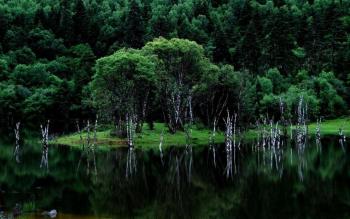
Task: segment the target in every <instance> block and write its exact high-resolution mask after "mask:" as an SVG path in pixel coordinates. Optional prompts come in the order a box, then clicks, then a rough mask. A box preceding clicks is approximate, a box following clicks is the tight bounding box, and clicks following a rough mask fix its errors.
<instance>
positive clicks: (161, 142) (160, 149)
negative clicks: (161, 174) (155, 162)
mask: <svg viewBox="0 0 350 219" xmlns="http://www.w3.org/2000/svg"><path fill="white" fill-rule="evenodd" d="M163 141H164V130H163V131H162V134H161V135H160V141H159V153H160V160H161V161H162V164H163V165H164V161H163V150H162V146H163Z"/></svg>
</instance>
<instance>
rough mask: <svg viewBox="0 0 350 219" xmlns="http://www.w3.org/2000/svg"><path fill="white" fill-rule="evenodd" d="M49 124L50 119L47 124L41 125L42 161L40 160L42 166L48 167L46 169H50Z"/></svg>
mask: <svg viewBox="0 0 350 219" xmlns="http://www.w3.org/2000/svg"><path fill="white" fill-rule="evenodd" d="M49 124H50V120H48V121H47V124H46V126H45V127H43V126H42V125H40V129H41V142H42V146H43V148H42V156H41V162H40V168H42V167H46V170H47V171H48V170H49V160H48V153H49Z"/></svg>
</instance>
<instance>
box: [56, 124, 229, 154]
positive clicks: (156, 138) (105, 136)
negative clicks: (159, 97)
mask: <svg viewBox="0 0 350 219" xmlns="http://www.w3.org/2000/svg"><path fill="white" fill-rule="evenodd" d="M163 131H164V139H163V146H165V147H166V146H176V145H185V144H186V134H185V133H184V132H182V131H178V132H176V133H175V134H171V133H169V132H167V127H166V126H165V124H163V123H155V125H154V130H150V129H149V128H148V126H147V125H145V127H144V129H143V132H142V134H136V137H135V145H136V147H138V146H142V148H154V147H158V146H159V142H160V136H161V134H162V132H163ZM110 132H111V130H110V129H107V130H104V131H98V132H97V145H98V146H104V147H122V146H127V142H126V140H125V139H121V138H117V137H112V136H111V135H110ZM86 135H87V134H86V133H83V138H84V139H85V138H86ZM92 137H93V136H92V134H91V138H92ZM208 141H209V130H208V129H205V128H197V127H194V128H193V129H192V139H191V143H192V144H194V145H206V144H208ZM215 141H216V142H218V143H219V142H224V134H223V133H222V132H218V133H217V134H216V138H215ZM51 143H54V144H63V145H69V146H75V147H81V141H80V136H79V134H77V133H73V134H71V135H66V136H61V137H58V138H56V139H54V141H52V142H51Z"/></svg>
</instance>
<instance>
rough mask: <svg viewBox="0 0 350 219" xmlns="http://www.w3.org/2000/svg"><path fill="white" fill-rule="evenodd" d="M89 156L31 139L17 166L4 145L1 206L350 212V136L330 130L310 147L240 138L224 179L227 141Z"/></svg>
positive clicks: (285, 214)
mask: <svg viewBox="0 0 350 219" xmlns="http://www.w3.org/2000/svg"><path fill="white" fill-rule="evenodd" d="M155 148H156V149H154V150H148V151H142V150H139V149H135V150H133V151H130V150H128V149H127V148H119V149H114V150H111V151H103V150H96V152H95V153H92V152H90V153H86V152H82V151H81V150H77V149H72V148H69V147H65V146H50V149H49V170H48V171H46V170H45V169H40V168H39V165H40V159H41V145H40V144H39V143H36V141H24V143H23V145H22V148H21V150H22V151H21V152H22V153H21V156H20V160H21V162H20V163H16V161H15V159H14V157H13V155H12V153H13V145H11V144H9V143H0V165H1V166H0V208H1V209H0V210H1V211H4V212H3V213H2V214H3V215H4V216H7V215H10V214H11V213H12V212H13V208H14V206H16V204H19V205H20V206H21V209H22V212H23V215H22V216H21V218H43V216H42V215H41V212H43V211H47V210H51V209H57V211H58V215H57V218H75V219H77V218H81V219H83V218H84V219H90V218H350V165H349V164H350V160H349V158H350V157H349V152H348V148H347V145H346V143H345V144H342V145H341V144H340V142H339V141H338V139H337V138H332V137H324V138H322V145H316V144H315V141H314V140H312V139H310V140H309V142H308V144H307V145H306V146H305V147H302V148H300V147H298V146H296V145H295V144H294V143H293V142H289V141H286V142H285V143H284V145H283V146H281V147H280V148H278V149H274V150H272V149H269V148H262V147H261V146H260V147H257V146H256V145H255V144H254V143H245V144H242V145H241V147H240V148H237V150H235V151H234V158H233V176H232V177H228V178H227V177H226V175H225V168H226V153H225V148H224V145H217V146H216V153H215V160H214V153H213V150H211V149H210V147H209V146H203V147H192V149H191V148H186V147H171V148H169V149H166V150H164V151H163V153H164V154H163V156H161V155H160V154H159V151H158V150H157V148H158V147H157V146H155Z"/></svg>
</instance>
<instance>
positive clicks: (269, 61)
mask: <svg viewBox="0 0 350 219" xmlns="http://www.w3.org/2000/svg"><path fill="white" fill-rule="evenodd" d="M349 33H350V1H348V0H273V1H270V0H181V1H178V0H116V1H115V0H74V1H69V0H51V1H47V0H17V1H12V0H0V115H1V116H0V130H1V131H4V132H7V131H11V130H12V129H13V127H14V126H15V123H16V122H18V121H21V123H22V124H24V125H25V126H26V127H36V126H37V125H38V122H44V121H46V120H50V122H51V124H52V129H53V130H54V131H56V132H67V131H71V130H75V129H74V128H75V121H76V120H84V119H85V120H86V119H91V120H93V119H94V118H95V117H96V115H99V118H100V120H101V121H102V123H105V124H107V123H110V121H114V123H115V124H119V125H120V124H125V123H127V122H128V121H129V120H130V118H132V119H133V120H134V123H136V124H137V127H136V130H137V131H141V129H142V127H143V123H148V124H149V125H150V127H152V124H153V122H165V123H166V124H167V126H168V128H169V131H170V132H171V133H175V132H176V131H177V130H179V129H182V130H183V129H184V128H185V127H186V124H190V123H193V122H194V123H197V124H203V125H204V126H209V127H211V126H212V124H213V123H214V124H215V123H221V122H222V120H223V117H224V116H225V115H226V111H230V112H232V113H233V112H235V113H236V114H237V115H238V118H237V119H238V121H239V123H240V124H242V125H243V126H249V125H250V124H253V123H254V122H255V121H256V120H257V119H259V118H262V117H268V118H274V119H276V120H279V119H280V117H281V110H280V108H281V107H283V109H284V112H285V113H284V116H285V118H284V119H286V120H288V121H291V122H293V121H295V119H296V118H295V116H294V115H295V112H296V110H297V105H298V102H299V99H300V98H301V97H302V98H303V99H304V100H305V101H306V102H307V104H308V116H309V118H308V119H309V120H310V121H316V120H317V119H318V118H321V117H322V118H336V117H339V116H341V115H347V114H349V104H348V103H349V101H350V92H349V88H350V71H349V69H350V35H349ZM120 127H121V126H120ZM117 131H118V130H117ZM119 131H120V133H119V134H121V135H123V133H122V132H123V130H119ZM124 135H125V133H124Z"/></svg>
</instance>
